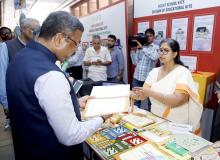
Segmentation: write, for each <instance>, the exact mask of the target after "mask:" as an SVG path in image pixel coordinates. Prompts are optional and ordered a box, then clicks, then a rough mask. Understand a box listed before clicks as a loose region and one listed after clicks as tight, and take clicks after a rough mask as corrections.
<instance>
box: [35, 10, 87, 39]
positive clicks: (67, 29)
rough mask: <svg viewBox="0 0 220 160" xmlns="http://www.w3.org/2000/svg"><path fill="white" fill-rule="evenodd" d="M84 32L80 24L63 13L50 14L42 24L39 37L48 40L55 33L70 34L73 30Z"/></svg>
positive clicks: (68, 14) (72, 17) (74, 18)
mask: <svg viewBox="0 0 220 160" xmlns="http://www.w3.org/2000/svg"><path fill="white" fill-rule="evenodd" d="M77 29H78V30H80V31H82V32H83V31H84V27H83V25H82V23H81V22H80V21H79V20H78V19H77V18H76V17H74V16H72V15H71V14H70V13H68V12H65V11H56V12H52V13H51V14H50V15H49V16H48V17H47V18H46V20H45V21H44V22H43V24H42V26H41V30H40V34H39V37H41V38H44V39H50V38H52V37H53V36H55V35H56V34H57V33H65V34H70V33H72V32H74V31H75V30H77Z"/></svg>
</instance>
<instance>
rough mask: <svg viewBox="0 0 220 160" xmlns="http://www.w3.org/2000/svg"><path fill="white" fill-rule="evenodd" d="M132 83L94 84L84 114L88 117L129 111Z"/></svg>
mask: <svg viewBox="0 0 220 160" xmlns="http://www.w3.org/2000/svg"><path fill="white" fill-rule="evenodd" d="M129 95H130V85H114V86H94V87H93V89H92V92H91V95H90V96H92V97H94V98H91V99H89V100H88V102H87V104H86V108H85V113H84V116H85V117H86V118H89V117H95V116H101V115H108V114H113V113H120V112H128V109H129V106H130V97H129Z"/></svg>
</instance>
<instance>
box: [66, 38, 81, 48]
mask: <svg viewBox="0 0 220 160" xmlns="http://www.w3.org/2000/svg"><path fill="white" fill-rule="evenodd" d="M66 38H67V39H69V40H71V41H72V42H73V43H74V45H75V47H78V46H79V43H77V42H76V41H75V40H74V39H72V38H70V37H69V36H67V37H66Z"/></svg>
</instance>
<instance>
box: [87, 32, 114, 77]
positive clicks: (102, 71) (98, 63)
mask: <svg viewBox="0 0 220 160" xmlns="http://www.w3.org/2000/svg"><path fill="white" fill-rule="evenodd" d="M92 44H93V46H92V47H90V48H88V49H87V50H86V53H85V57H84V59H83V62H84V65H85V66H88V78H90V79H92V80H93V81H107V66H108V65H110V64H111V62H112V60H111V56H110V53H109V51H108V49H107V48H105V47H102V46H101V39H100V36H99V35H94V36H93V38H92Z"/></svg>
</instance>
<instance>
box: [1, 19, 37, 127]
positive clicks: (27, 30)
mask: <svg viewBox="0 0 220 160" xmlns="http://www.w3.org/2000/svg"><path fill="white" fill-rule="evenodd" d="M20 25H21V26H20V28H21V34H20V36H18V37H16V38H15V39H13V40H10V41H6V42H5V43H2V46H1V50H0V81H1V83H0V103H1V104H2V106H3V108H4V112H5V115H6V123H5V129H8V128H9V127H10V119H9V110H8V101H7V94H6V88H5V83H6V82H5V76H6V70H7V68H8V64H9V63H10V62H11V60H12V59H13V58H14V56H15V54H16V53H17V52H18V51H20V50H21V49H22V48H24V47H25V45H26V43H27V42H28V41H29V40H31V39H33V37H34V35H33V32H34V31H35V30H38V29H39V27H40V24H39V22H38V21H37V20H36V19H33V18H26V19H23V21H22V22H21V24H20Z"/></svg>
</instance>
